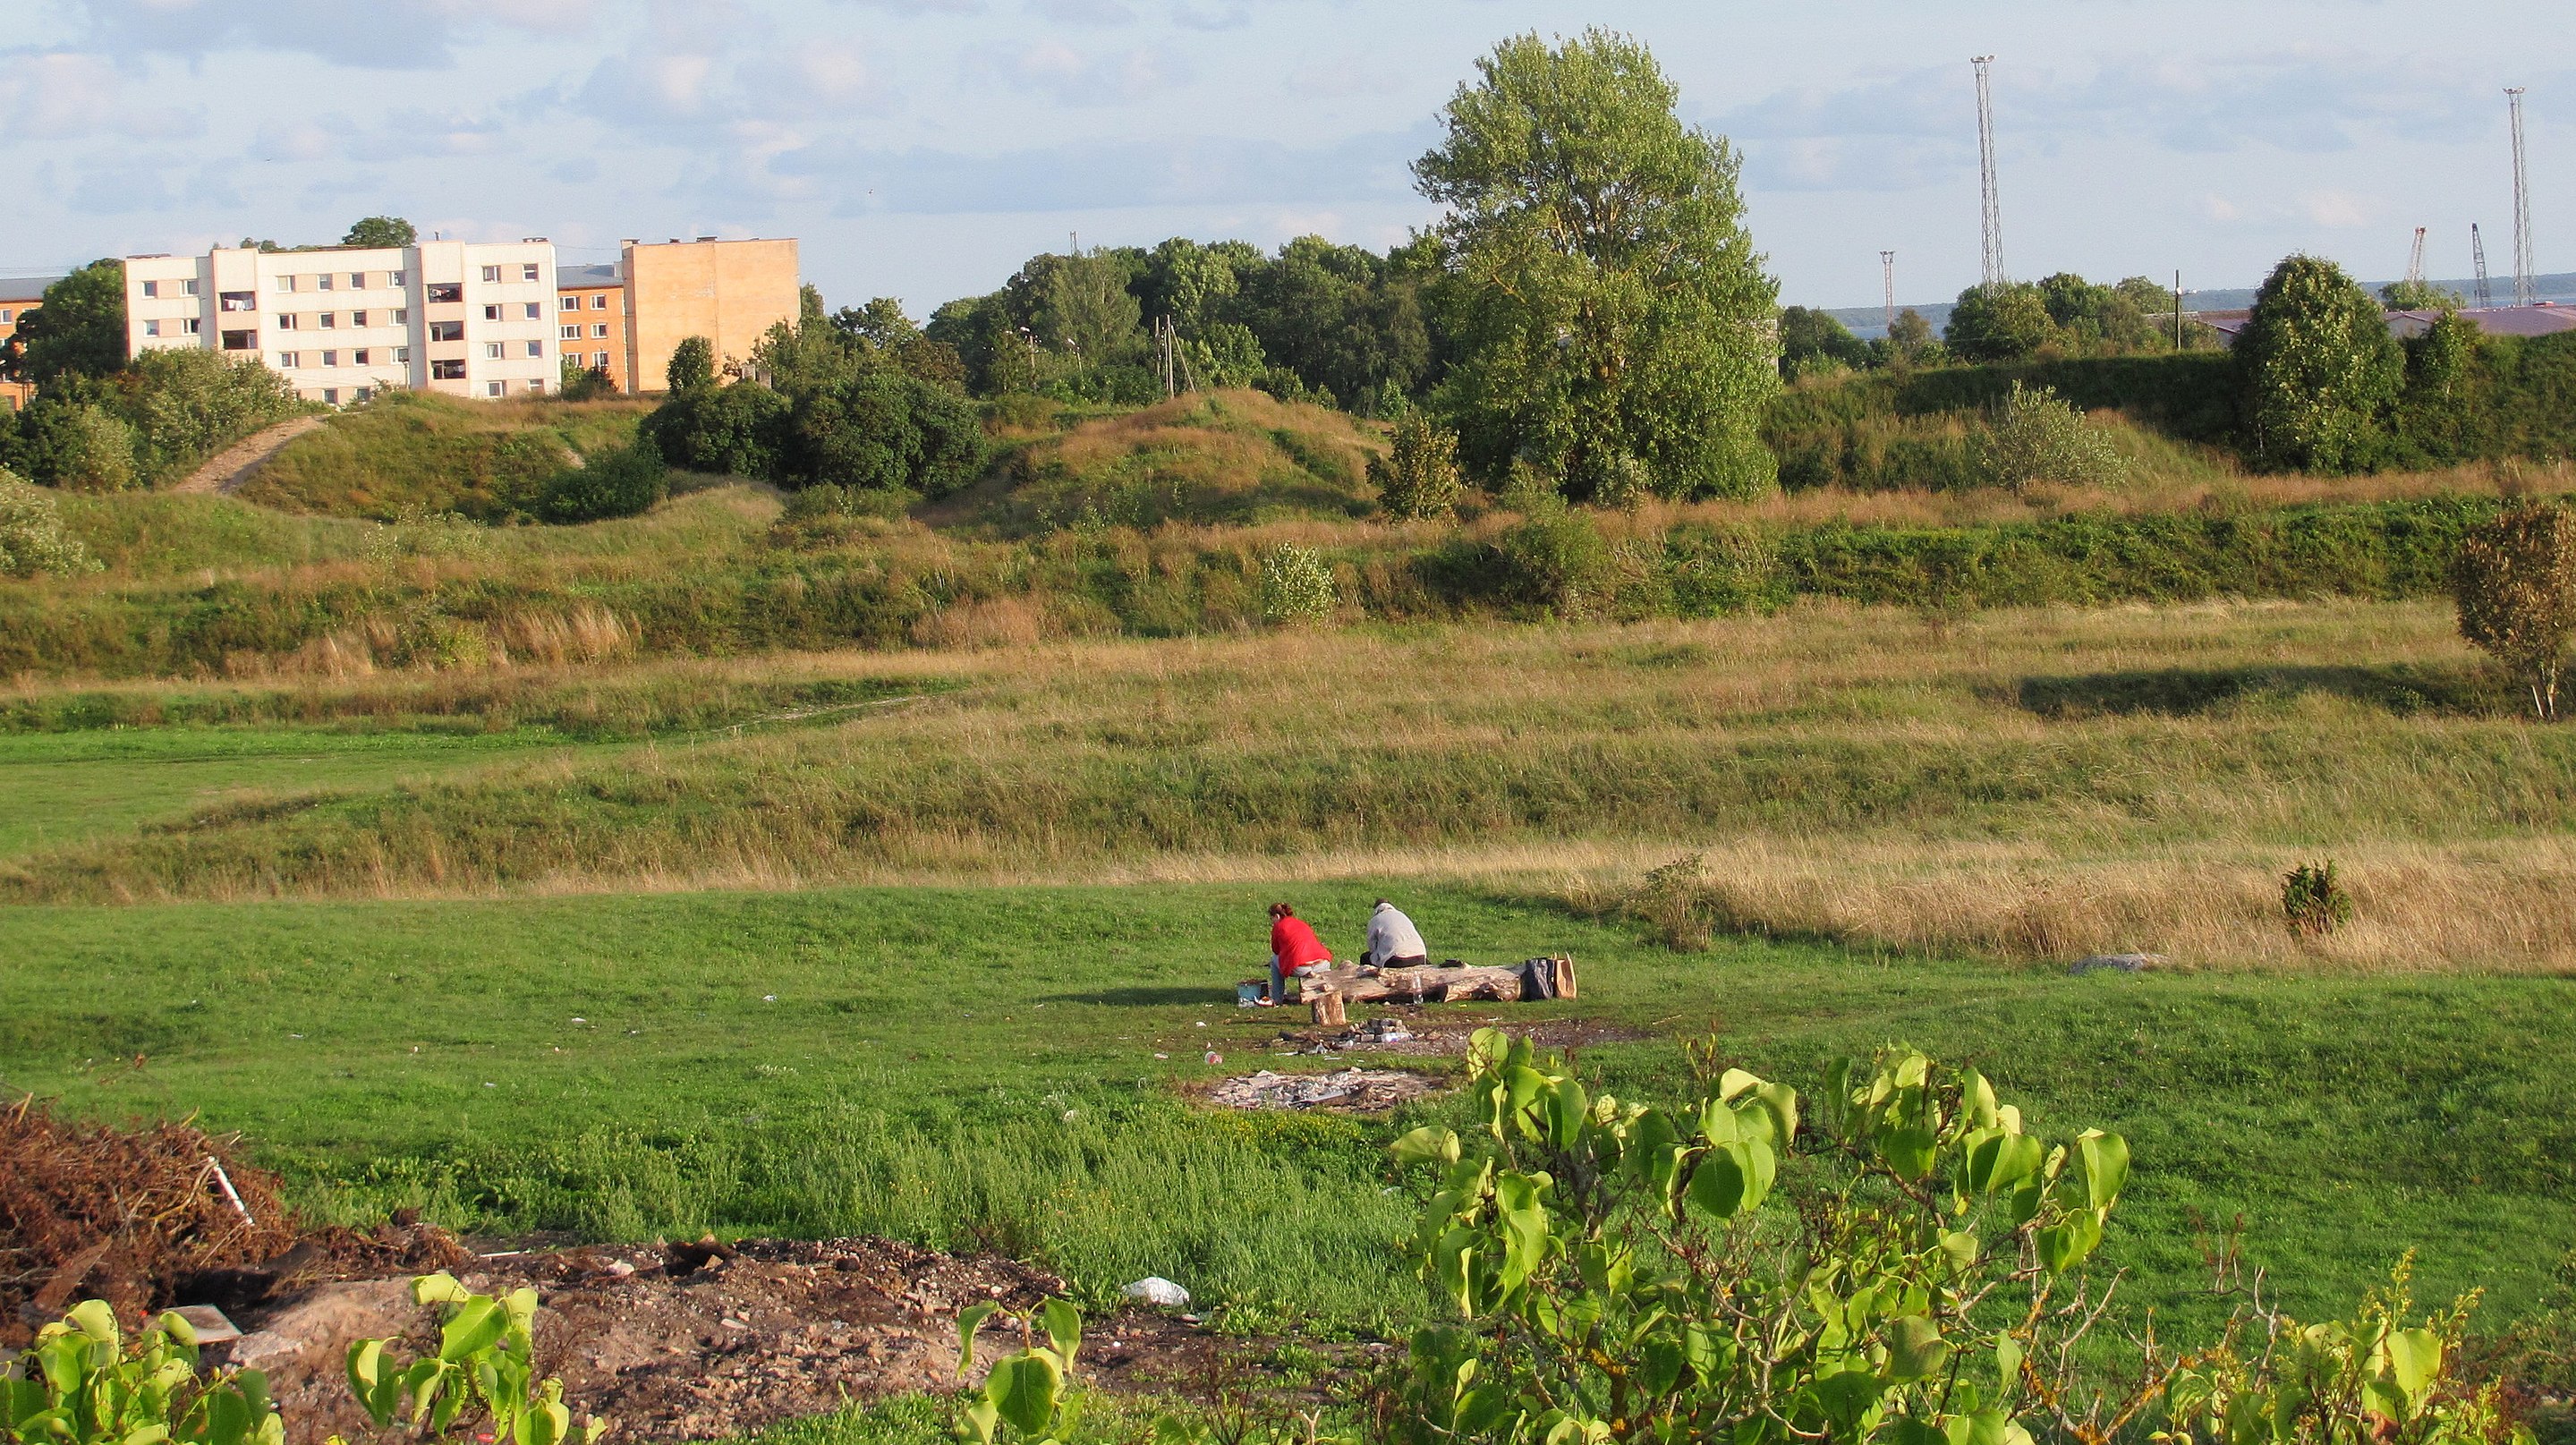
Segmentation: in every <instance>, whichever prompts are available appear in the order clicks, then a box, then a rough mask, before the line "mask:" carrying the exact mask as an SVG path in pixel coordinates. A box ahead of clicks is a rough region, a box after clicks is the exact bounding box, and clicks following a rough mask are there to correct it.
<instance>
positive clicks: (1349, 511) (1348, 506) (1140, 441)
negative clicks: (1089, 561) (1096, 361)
mask: <svg viewBox="0 0 2576 1445" xmlns="http://www.w3.org/2000/svg"><path fill="white" fill-rule="evenodd" d="M1383 450H1385V442H1384V440H1383V439H1382V438H1381V437H1380V436H1379V435H1378V433H1377V430H1376V429H1375V428H1374V427H1373V426H1372V425H1370V424H1369V423H1367V422H1364V421H1360V420H1357V419H1355V418H1352V417H1350V416H1346V415H1344V414H1343V413H1341V412H1337V411H1333V410H1330V409H1328V408H1325V407H1320V406H1310V405H1308V404H1306V403H1303V402H1286V401H1280V400H1278V399H1277V398H1275V397H1271V396H1267V395H1264V394H1263V393H1261V392H1257V391H1219V392H1195V393H1192V394H1190V395H1187V396H1179V397H1174V398H1172V399H1171V400H1169V401H1166V402H1163V403H1161V404H1160V405H1156V406H1149V407H1146V408H1144V409H1143V410H1141V411H1136V412H1130V413H1128V414H1126V415H1123V416H1110V417H1100V418H1096V419H1094V420H1090V421H1085V422H1081V423H1078V424H1076V425H1075V426H1073V427H1072V428H1071V429H1070V430H1067V431H1064V432H1061V433H1057V434H1055V435H1052V436H1045V437H1041V438H1039V439H1037V440H1035V441H1032V442H1030V443H1028V444H1026V445H1024V446H1021V447H1019V448H1017V449H1016V450H1014V451H1013V452H1012V453H1011V454H1010V456H1009V457H1008V459H1007V460H1005V461H1004V463H1003V464H1002V466H1001V467H1000V468H998V469H997V470H996V472H995V474H994V475H993V476H992V477H990V478H988V479H987V480H986V481H984V482H983V483H981V484H979V485H977V486H974V487H971V488H969V489H967V490H966V491H965V492H963V493H961V494H959V495H958V496H957V497H955V498H953V499H951V500H949V501H947V502H945V503H943V504H941V505H940V506H938V507H936V508H934V509H932V515H931V516H930V517H929V518H928V520H931V521H933V522H936V523H968V524H977V523H980V524H983V525H986V526H990V527H993V528H996V529H997V530H1000V531H1003V532H1006V533H1013V534H1019V533H1027V532H1039V531H1051V530H1054V529H1055V528H1058V527H1065V526H1073V525H1077V524H1089V525H1110V526H1123V527H1136V528H1150V527H1154V526H1158V525H1160V524H1162V523H1164V522H1198V523H1254V522H1269V521H1279V520H1284V519H1288V518H1293V517H1364V516H1367V515H1368V514H1369V513H1370V512H1372V511H1373V510H1375V508H1376V505H1377V502H1376V498H1377V489H1376V488H1375V487H1373V486H1371V485H1370V484H1369V481H1368V461H1369V458H1370V457H1371V456H1373V455H1375V454H1376V453H1378V452H1381V451H1383Z"/></svg>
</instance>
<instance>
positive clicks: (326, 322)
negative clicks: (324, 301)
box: [322, 311, 340, 331]
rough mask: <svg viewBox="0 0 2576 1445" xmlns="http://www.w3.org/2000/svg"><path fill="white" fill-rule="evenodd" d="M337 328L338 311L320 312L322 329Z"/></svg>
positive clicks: (338, 324) (338, 321)
mask: <svg viewBox="0 0 2576 1445" xmlns="http://www.w3.org/2000/svg"><path fill="white" fill-rule="evenodd" d="M339 328H340V313H339V312H337V311H325V312H323V313H322V329H323V330H325V331H337V330H338V329H339Z"/></svg>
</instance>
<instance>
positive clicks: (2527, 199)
mask: <svg viewBox="0 0 2576 1445" xmlns="http://www.w3.org/2000/svg"><path fill="white" fill-rule="evenodd" d="M2504 94H2505V101H2506V103H2507V104H2508V105H2510V106H2511V107H2512V109H2513V304H2514V305H2516V306H2528V305H2530V304H2531V288H2532V274H2531V175H2530V172H2529V171H2528V170H2526V169H2525V168H2524V164H2523V152H2522V87H2521V86H2519V85H2517V86H2513V87H2511V88H2509V89H2507V90H2506V91H2505V93H2504Z"/></svg>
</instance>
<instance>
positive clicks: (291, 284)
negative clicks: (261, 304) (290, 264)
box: [277, 276, 295, 291]
mask: <svg viewBox="0 0 2576 1445" xmlns="http://www.w3.org/2000/svg"><path fill="white" fill-rule="evenodd" d="M277 289H278V290H280V291H292V290H294V289H295V278H294V277H292V276H280V277H278V278H277Z"/></svg>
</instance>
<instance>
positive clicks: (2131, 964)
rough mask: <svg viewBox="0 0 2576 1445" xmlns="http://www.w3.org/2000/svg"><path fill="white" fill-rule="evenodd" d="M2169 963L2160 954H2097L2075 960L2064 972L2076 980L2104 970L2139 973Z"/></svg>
mask: <svg viewBox="0 0 2576 1445" xmlns="http://www.w3.org/2000/svg"><path fill="white" fill-rule="evenodd" d="M2170 961H2171V960H2169V959H2167V958H2166V957H2165V956H2164V955H2163V954H2161V953H2097V954H2095V955H2093V956H2092V957H2091V958H2080V959H2077V960H2076V961H2075V962H2074V963H2072V964H2069V965H2068V966H2067V969H2066V971H2067V972H2068V973H2070V974H2072V975H2074V976H2076V977H2078V978H2081V977H2083V976H2084V975H2085V974H2088V973H2095V972H2098V971H2100V970H2102V969H2106V968H2107V969H2111V970H2113V971H2114V972H2118V973H2141V972H2144V971H2145V970H2147V969H2150V968H2160V967H2162V966H2164V965H2165V964H2166V963H2168V962H2170Z"/></svg>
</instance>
